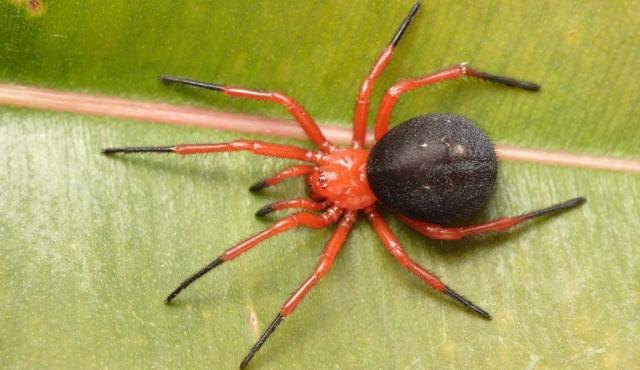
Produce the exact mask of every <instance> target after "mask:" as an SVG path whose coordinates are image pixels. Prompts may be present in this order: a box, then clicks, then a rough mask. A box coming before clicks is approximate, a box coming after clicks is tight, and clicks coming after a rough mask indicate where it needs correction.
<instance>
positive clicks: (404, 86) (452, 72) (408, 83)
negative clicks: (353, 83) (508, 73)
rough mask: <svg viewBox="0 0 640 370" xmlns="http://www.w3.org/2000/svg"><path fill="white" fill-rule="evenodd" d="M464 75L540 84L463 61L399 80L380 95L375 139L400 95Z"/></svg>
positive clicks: (531, 87) (518, 85)
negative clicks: (475, 67)
mask: <svg viewBox="0 0 640 370" xmlns="http://www.w3.org/2000/svg"><path fill="white" fill-rule="evenodd" d="M465 75H466V76H471V77H475V78H480V79H483V80H487V81H491V82H495V83H499V84H502V85H505V86H509V87H515V88H519V89H524V90H529V91H537V90H539V89H540V85H538V84H535V83H533V82H527V81H521V80H516V79H513V78H511V77H503V76H496V75H493V74H489V73H485V72H478V71H476V70H473V69H471V68H469V67H467V65H466V64H464V63H462V64H457V65H455V66H452V67H449V68H445V69H443V70H441V71H438V72H435V73H432V74H429V75H427V76H424V77H419V78H416V79H410V80H400V81H398V82H397V83H396V84H395V85H393V86H391V87H390V88H389V89H387V91H386V92H385V93H384V96H383V97H382V101H381V102H380V106H379V108H378V115H377V116H376V123H375V139H376V140H380V138H381V137H382V136H383V135H384V134H385V133H386V132H387V130H388V127H389V118H390V117H391V110H392V109H393V106H394V105H395V104H396V102H397V101H398V99H399V98H400V95H402V94H404V93H406V92H408V91H411V90H414V89H417V88H419V87H422V86H427V85H433V84H435V83H438V82H441V81H444V80H452V79H456V78H458V77H461V76H465Z"/></svg>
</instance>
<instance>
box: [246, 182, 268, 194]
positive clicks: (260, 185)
mask: <svg viewBox="0 0 640 370" xmlns="http://www.w3.org/2000/svg"><path fill="white" fill-rule="evenodd" d="M267 186H269V185H267V183H266V182H265V181H259V182H256V183H255V184H253V185H251V187H250V188H249V191H250V192H252V193H257V192H259V191H260V190H262V189H264V188H266V187H267Z"/></svg>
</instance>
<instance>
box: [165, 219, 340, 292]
mask: <svg viewBox="0 0 640 370" xmlns="http://www.w3.org/2000/svg"><path fill="white" fill-rule="evenodd" d="M341 214H342V209H340V208H338V207H331V208H329V209H328V210H327V211H326V212H324V213H322V214H320V215H314V214H311V213H304V212H299V213H296V214H293V215H290V216H287V217H285V218H283V219H281V220H279V221H277V222H275V223H274V224H272V225H271V226H269V227H268V228H266V229H264V230H262V231H261V232H259V233H257V234H255V235H254V236H252V237H250V238H249V239H246V240H244V241H242V242H240V243H238V244H236V245H234V246H233V247H231V248H229V249H227V250H226V251H224V252H223V253H222V254H221V255H220V256H219V257H218V258H216V259H215V260H213V261H212V262H211V263H210V264H208V265H206V266H205V267H203V268H202V269H200V270H199V271H198V272H196V273H195V274H193V275H191V276H190V277H189V278H187V279H186V280H184V281H183V282H182V283H181V284H180V285H179V286H178V287H177V288H176V289H175V290H174V291H173V292H171V294H169V295H168V296H167V298H166V299H165V302H166V303H171V301H173V300H174V299H175V298H176V296H177V295H178V294H179V293H180V292H181V291H182V290H184V289H185V288H186V287H188V286H189V285H191V283H193V282H194V281H196V280H198V279H199V278H201V277H202V276H203V275H204V274H206V273H207V272H209V271H211V270H213V269H214V268H216V267H218V266H220V265H221V264H222V263H224V262H227V261H230V260H232V259H234V258H236V257H238V256H239V255H241V254H242V253H244V252H246V251H248V250H249V249H251V248H253V247H255V246H256V245H258V244H259V243H260V242H262V241H263V240H265V239H268V238H270V237H272V236H274V235H278V234H280V233H282V232H285V231H287V230H289V229H291V228H292V227H298V226H306V227H310V228H312V229H321V228H323V227H325V226H327V225H328V224H330V223H333V222H336V221H337V220H338V219H339V218H340V215H341Z"/></svg>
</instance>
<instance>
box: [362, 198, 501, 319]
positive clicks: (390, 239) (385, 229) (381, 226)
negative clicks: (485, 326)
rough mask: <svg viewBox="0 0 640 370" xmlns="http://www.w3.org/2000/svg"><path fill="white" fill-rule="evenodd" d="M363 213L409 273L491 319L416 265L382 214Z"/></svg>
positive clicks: (371, 209) (370, 210) (387, 247)
mask: <svg viewBox="0 0 640 370" xmlns="http://www.w3.org/2000/svg"><path fill="white" fill-rule="evenodd" d="M364 212H365V214H366V215H367V218H368V219H369V222H370V223H371V225H372V226H373V229H374V230H375V231H376V233H377V234H378V236H379V237H380V239H381V240H382V243H383V244H384V246H385V248H386V249H387V250H388V251H389V252H391V254H392V255H393V256H394V257H395V258H396V260H397V261H398V263H400V265H402V267H404V268H405V269H407V270H409V271H410V272H411V273H413V274H414V275H416V276H417V277H418V278H419V279H420V280H422V281H424V282H425V283H427V284H428V285H429V286H430V287H432V288H433V289H435V290H436V291H438V292H440V293H443V294H446V295H447V296H449V297H450V298H452V299H453V300H455V301H456V302H458V303H460V304H462V305H463V306H465V307H467V308H468V309H470V310H471V311H473V312H475V313H477V314H478V315H480V316H482V317H483V318H485V319H491V315H490V314H489V313H488V312H487V311H485V310H483V309H482V308H480V307H478V306H476V305H475V304H474V303H473V302H471V301H470V300H468V299H467V298H465V297H463V296H461V295H460V294H458V293H456V292H455V291H454V290H453V289H451V288H449V287H448V286H446V285H445V284H444V283H443V282H442V280H440V279H439V278H438V277H437V276H435V275H434V274H432V273H431V272H429V271H427V270H425V269H424V268H423V267H422V266H420V265H418V264H417V263H416V262H415V261H413V260H412V259H411V258H410V257H409V256H408V255H407V253H406V252H405V250H404V248H402V246H401V245H400V242H398V239H397V238H396V236H395V235H394V234H393V231H391V229H390V228H389V226H388V225H387V223H386V222H385V221H384V219H383V218H382V216H380V214H378V212H376V211H375V208H374V207H370V208H367V209H365V211H364Z"/></svg>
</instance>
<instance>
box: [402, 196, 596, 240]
mask: <svg viewBox="0 0 640 370" xmlns="http://www.w3.org/2000/svg"><path fill="white" fill-rule="evenodd" d="M585 201H586V199H585V198H583V197H578V198H573V199H570V200H568V201H566V202H563V203H558V204H554V205H552V206H550V207H547V208H542V209H539V210H536V211H533V212H529V213H525V214H523V215H520V216H514V217H501V218H497V219H495V220H493V221H489V222H487V223H484V224H480V225H472V226H465V227H442V226H439V225H436V224H431V223H428V222H424V221H416V220H412V219H410V218H408V217H406V216H402V215H397V216H398V218H399V219H400V220H401V221H402V222H404V223H406V224H407V225H409V226H410V227H411V228H412V229H414V230H416V231H417V232H419V233H420V234H422V235H424V236H426V237H428V238H432V239H443V240H454V239H460V238H462V237H465V236H469V235H477V234H483V233H491V232H496V231H501V230H506V229H508V228H510V227H513V226H515V225H517V224H519V223H521V222H524V221H527V220H531V219H534V218H536V217H540V216H544V215H548V214H552V213H557V212H561V211H564V210H567V209H569V208H572V207H575V206H578V205H580V204H582V203H584V202H585Z"/></svg>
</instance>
